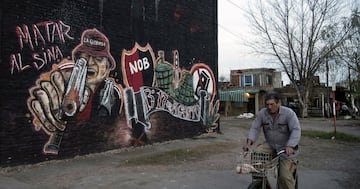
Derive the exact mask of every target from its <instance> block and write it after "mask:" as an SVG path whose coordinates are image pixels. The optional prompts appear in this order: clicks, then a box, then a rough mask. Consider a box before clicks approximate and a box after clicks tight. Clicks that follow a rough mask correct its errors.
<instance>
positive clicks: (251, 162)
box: [236, 152, 279, 177]
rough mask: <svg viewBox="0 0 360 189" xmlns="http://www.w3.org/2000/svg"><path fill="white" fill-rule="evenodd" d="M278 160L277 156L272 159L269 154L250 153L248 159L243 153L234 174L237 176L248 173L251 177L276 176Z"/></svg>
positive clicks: (247, 155)
mask: <svg viewBox="0 0 360 189" xmlns="http://www.w3.org/2000/svg"><path fill="white" fill-rule="evenodd" d="M249 158H250V159H249ZM278 158H279V157H278V156H276V157H275V158H273V155H272V154H271V153H264V152H251V153H250V157H249V154H247V153H245V154H243V155H242V156H241V157H240V162H239V164H238V165H237V167H236V172H237V173H239V174H248V173H250V174H252V176H253V177H266V176H268V175H270V174H273V175H274V176H276V171H277V167H278Z"/></svg>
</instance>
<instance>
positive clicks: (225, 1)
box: [218, 0, 360, 85]
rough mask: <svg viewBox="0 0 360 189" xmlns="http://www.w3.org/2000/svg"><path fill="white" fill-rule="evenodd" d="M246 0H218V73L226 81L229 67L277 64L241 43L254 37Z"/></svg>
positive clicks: (284, 80) (263, 66)
mask: <svg viewBox="0 0 360 189" xmlns="http://www.w3.org/2000/svg"><path fill="white" fill-rule="evenodd" d="M248 1H250V2H251V0H218V68H219V70H218V71H219V72H218V77H219V78H221V77H225V78H226V81H229V80H230V70H236V69H248V68H270V67H271V68H279V67H278V66H279V65H274V64H269V63H267V62H266V59H265V58H264V57H259V55H256V54H254V53H253V51H252V50H251V49H250V48H249V47H247V46H246V45H245V44H244V41H245V40H244V39H247V40H248V39H251V38H254V36H253V35H252V34H251V30H250V27H249V22H248V19H247V18H246V16H245V12H244V10H245V9H246V7H247V4H248ZM347 1H348V2H355V4H356V6H357V7H359V2H360V1H358V0H357V1H356V0H347ZM276 66H277V67H276ZM277 70H280V69H277ZM320 77H322V76H320ZM338 79H341V78H338ZM282 80H283V84H284V85H286V84H289V83H290V80H289V79H288V77H287V76H286V74H285V73H282Z"/></svg>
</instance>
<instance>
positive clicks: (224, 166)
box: [0, 117, 360, 189]
mask: <svg viewBox="0 0 360 189" xmlns="http://www.w3.org/2000/svg"><path fill="white" fill-rule="evenodd" d="M250 122H251V120H244V119H237V118H234V117H225V118H222V119H221V131H222V134H206V135H202V136H199V137H196V138H192V139H183V140H174V141H167V142H163V143H156V144H152V145H148V146H142V147H135V148H134V147H133V148H128V149H118V150H112V151H108V152H104V153H99V154H90V155H87V156H79V157H75V158H73V159H67V160H56V161H49V162H43V163H39V164H35V165H24V166H17V167H8V168H1V174H0V183H1V185H0V188H1V189H3V188H18V189H21V188H24V189H25V188H26V189H28V188H31V189H32V188H59V189H60V188H61V189H64V188H90V189H91V188H93V189H97V188H104V189H105V188H122V189H127V188H128V189H130V188H131V189H134V188H139V189H179V188H189V189H200V188H204V189H205V188H206V189H217V188H227V189H231V188H237V189H239V188H240V189H241V188H247V186H248V184H250V182H251V176H250V175H247V174H246V175H240V174H237V173H236V172H235V166H236V163H237V161H238V158H239V154H240V152H241V146H242V144H243V142H244V141H245V138H246V134H247V128H246V127H248V126H249V124H250ZM300 122H301V123H302V128H303V130H324V131H326V130H327V129H329V130H330V131H331V129H332V127H331V126H332V125H331V124H332V123H331V121H329V120H328V119H326V118H314V119H304V120H303V119H301V120H300ZM328 122H329V123H328ZM239 125H241V126H239ZM338 130H339V132H340V131H341V132H349V133H352V134H353V135H358V134H359V133H360V125H359V120H343V121H339V122H338ZM180 149H185V152H187V151H189V152H191V151H193V152H198V151H199V152H200V151H201V152H203V153H204V154H205V155H199V154H196V153H192V154H190V153H189V154H190V156H192V157H190V158H189V157H185V156H184V157H182V156H181V158H183V159H180V160H179V159H172V158H173V157H171V156H169V157H166V158H164V156H165V155H166V154H170V153H172V152H174V151H176V150H180ZM300 149H301V155H300V157H299V160H300V166H299V188H304V189H307V188H317V189H322V188H323V189H341V188H358V187H357V186H358V185H359V184H360V183H359V179H358V178H360V171H359V170H358V167H360V163H359V162H360V144H359V143H347V142H342V141H336V139H335V140H331V139H329V140H322V139H314V138H308V137H302V140H301V144H300ZM149 159H150V160H151V159H158V160H159V161H150V160H149ZM131 160H139V162H140V163H139V162H137V163H135V164H132V163H130V162H131ZM141 161H143V163H141ZM146 162H148V163H146ZM271 181H272V184H274V183H275V180H274V178H271Z"/></svg>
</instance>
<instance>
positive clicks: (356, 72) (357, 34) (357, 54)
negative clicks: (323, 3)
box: [337, 7, 360, 98]
mask: <svg viewBox="0 0 360 189" xmlns="http://www.w3.org/2000/svg"><path fill="white" fill-rule="evenodd" d="M345 23H349V24H346V26H350V32H349V34H348V37H347V38H346V39H345V40H344V42H343V43H342V45H341V46H340V48H339V49H338V50H337V54H338V55H339V57H340V58H341V60H342V61H344V62H345V63H346V66H347V68H348V74H349V75H348V85H349V89H350V92H351V95H352V96H353V95H354V96H353V97H355V98H359V97H360V13H359V11H358V7H354V8H353V10H352V14H351V16H350V17H346V18H345Z"/></svg>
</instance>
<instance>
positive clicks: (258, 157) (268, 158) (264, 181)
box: [236, 150, 298, 189]
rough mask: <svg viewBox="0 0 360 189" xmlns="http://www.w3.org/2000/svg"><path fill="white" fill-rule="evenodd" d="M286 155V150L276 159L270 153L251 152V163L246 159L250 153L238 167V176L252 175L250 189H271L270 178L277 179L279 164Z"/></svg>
mask: <svg viewBox="0 0 360 189" xmlns="http://www.w3.org/2000/svg"><path fill="white" fill-rule="evenodd" d="M284 154H285V150H280V151H279V152H278V153H277V154H276V156H275V157H273V155H272V154H270V153H264V152H255V151H252V152H250V161H249V160H247V159H246V156H247V155H248V152H245V154H244V155H243V158H242V161H244V160H245V162H241V164H239V165H237V167H236V172H237V173H238V174H248V173H250V174H251V175H252V182H251V183H250V184H249V186H248V189H271V188H272V187H271V184H270V182H269V180H268V176H269V175H270V174H273V176H274V177H275V178H277V173H278V168H279V162H280V158H281V156H283V155H284ZM295 179H296V183H295V188H296V189H297V188H298V175H297V172H296V173H295Z"/></svg>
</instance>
